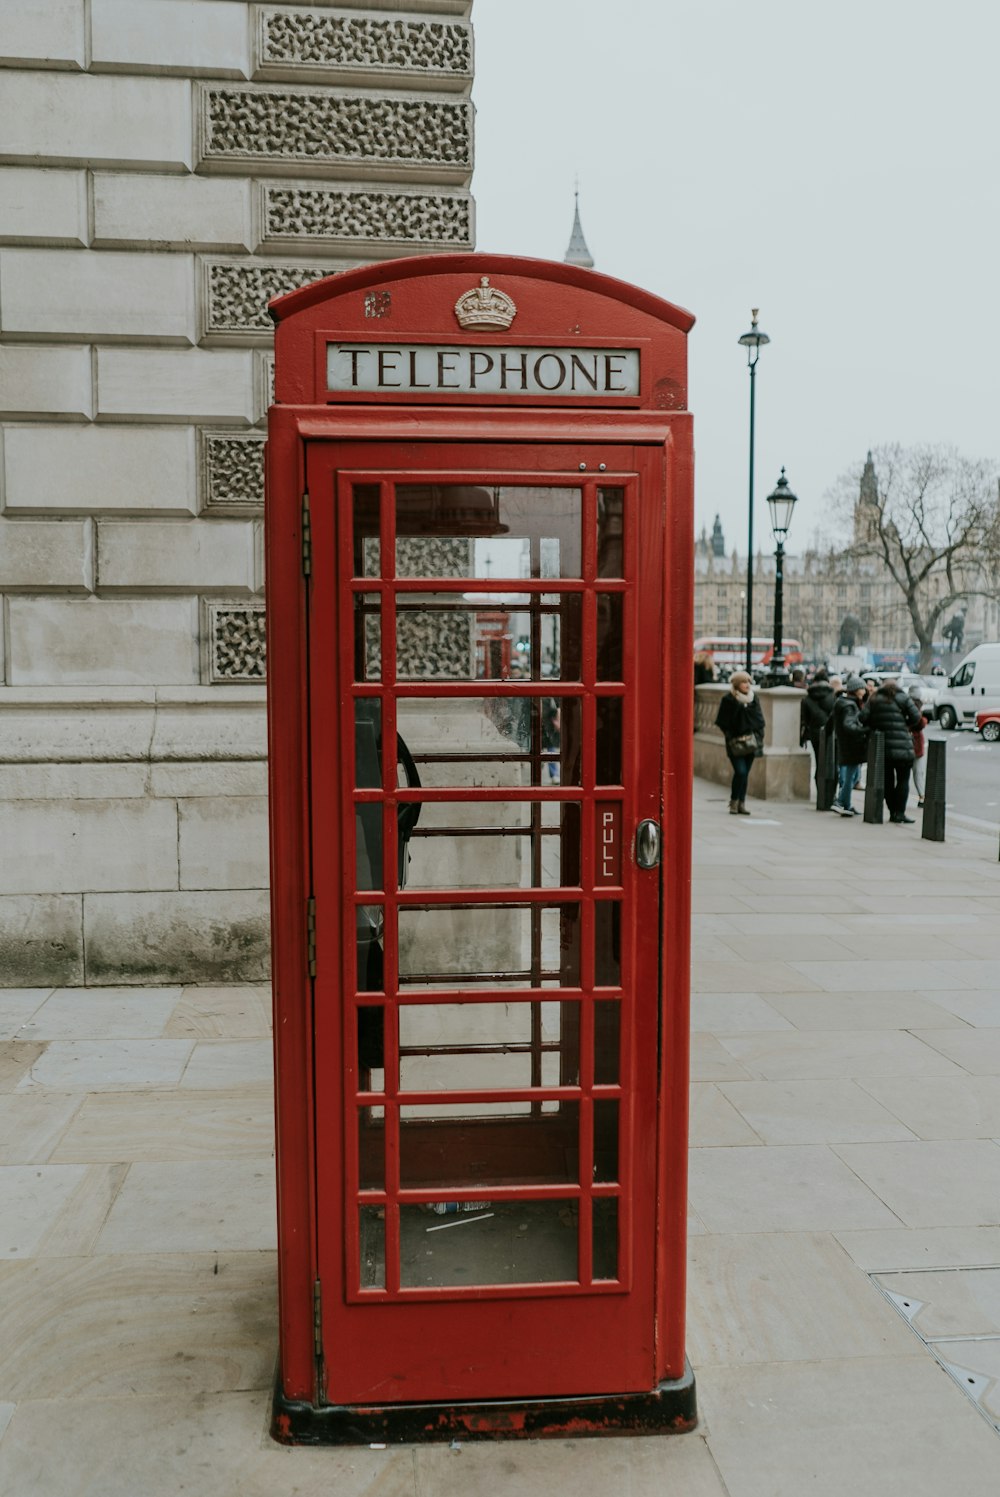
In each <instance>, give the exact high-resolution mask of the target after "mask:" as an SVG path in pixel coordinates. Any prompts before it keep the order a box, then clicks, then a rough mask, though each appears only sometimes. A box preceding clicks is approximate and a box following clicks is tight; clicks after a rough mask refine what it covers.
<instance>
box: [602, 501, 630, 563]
mask: <svg viewBox="0 0 1000 1497" xmlns="http://www.w3.org/2000/svg"><path fill="white" fill-rule="evenodd" d="M624 506H625V490H624V489H598V490H597V575H598V577H624V575H625V571H624V555H623V540H624Z"/></svg>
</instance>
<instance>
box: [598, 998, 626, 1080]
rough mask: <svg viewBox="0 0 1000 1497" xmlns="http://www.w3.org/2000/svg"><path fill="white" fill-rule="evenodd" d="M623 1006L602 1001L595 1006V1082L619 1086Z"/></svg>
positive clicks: (615, 1002) (613, 1001) (614, 1002)
mask: <svg viewBox="0 0 1000 1497" xmlns="http://www.w3.org/2000/svg"><path fill="white" fill-rule="evenodd" d="M620 1049H621V1004H620V1003H618V1002H617V1001H615V1000H612V1001H611V1002H608V1001H607V1000H605V999H601V1000H600V1001H598V1002H597V1003H595V1004H594V1081H595V1083H596V1084H597V1085H598V1086H617V1085H618V1083H619V1080H620V1076H621V1067H620V1062H619V1053H620Z"/></svg>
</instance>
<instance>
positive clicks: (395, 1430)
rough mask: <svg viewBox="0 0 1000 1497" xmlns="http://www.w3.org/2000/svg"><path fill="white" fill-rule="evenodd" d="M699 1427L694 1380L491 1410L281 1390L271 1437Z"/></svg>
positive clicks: (375, 1440) (426, 1437)
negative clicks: (313, 1399) (337, 1399)
mask: <svg viewBox="0 0 1000 1497" xmlns="http://www.w3.org/2000/svg"><path fill="white" fill-rule="evenodd" d="M697 1422H698V1415H697V1406H696V1399H695V1381H694V1373H693V1372H692V1370H691V1367H690V1365H686V1366H685V1369H684V1376H683V1377H681V1378H678V1379H676V1380H675V1381H673V1382H665V1383H660V1384H659V1385H658V1386H657V1387H656V1388H654V1389H653V1390H652V1391H651V1392H649V1393H617V1394H616V1393H607V1394H600V1395H596V1396H594V1397H588V1398H532V1399H500V1400H497V1401H496V1402H483V1403H454V1404H450V1403H396V1404H323V1405H321V1406H319V1407H316V1406H315V1405H314V1404H310V1403H303V1402H301V1401H299V1400H296V1399H290V1398H286V1397H285V1395H284V1393H283V1392H282V1390H281V1383H280V1379H279V1382H278V1385H277V1388H276V1390H275V1395H274V1405H273V1410H272V1418H271V1434H272V1435H273V1436H274V1438H275V1439H276V1440H278V1441H279V1442H280V1443H281V1444H283V1445H410V1444H423V1443H425V1442H428V1441H433V1440H458V1441H463V1440H542V1439H577V1438H579V1437H581V1436H589V1435H667V1434H683V1433H685V1432H686V1431H688V1430H692V1429H694V1427H695V1425H696V1424H697Z"/></svg>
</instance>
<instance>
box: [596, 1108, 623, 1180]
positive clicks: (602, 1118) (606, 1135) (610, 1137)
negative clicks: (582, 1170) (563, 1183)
mask: <svg viewBox="0 0 1000 1497" xmlns="http://www.w3.org/2000/svg"><path fill="white" fill-rule="evenodd" d="M594 1179H595V1180H598V1181H600V1182H601V1183H609V1184H610V1183H613V1182H614V1181H616V1180H617V1179H618V1103H617V1102H616V1101H596V1102H595V1103H594Z"/></svg>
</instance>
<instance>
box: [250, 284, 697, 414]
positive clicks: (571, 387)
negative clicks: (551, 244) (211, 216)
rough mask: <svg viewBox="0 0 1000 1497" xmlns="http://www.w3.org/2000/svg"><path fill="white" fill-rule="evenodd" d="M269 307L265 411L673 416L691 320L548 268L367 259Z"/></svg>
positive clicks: (647, 298)
mask: <svg viewBox="0 0 1000 1497" xmlns="http://www.w3.org/2000/svg"><path fill="white" fill-rule="evenodd" d="M269 310H270V313H271V316H272V318H273V319H274V321H275V323H276V324H277V332H276V339H275V347H276V385H275V401H276V403H277V404H279V405H296V406H317V405H330V404H343V403H347V404H350V403H363V404H372V403H378V404H380V405H381V404H384V403H389V404H399V403H404V404H407V405H414V404H417V405H440V404H450V405H454V404H461V405H470V404H483V403H485V404H488V405H492V406H496V405H509V406H517V407H538V406H545V407H549V408H551V407H553V406H555V407H559V406H563V407H565V406H577V407H580V406H585V407H590V408H595V407H598V408H603V409H605V410H607V409H617V410H628V409H632V410H636V409H641V410H647V411H653V410H655V411H665V412H666V411H670V412H677V411H683V410H686V408H687V334H688V332H689V331H690V329H691V328H692V326H693V325H694V317H693V316H692V315H691V313H690V312H686V311H684V310H683V308H681V307H677V306H674V305H673V304H672V303H671V302H668V301H664V300H663V299H662V298H661V297H658V296H654V295H652V294H651V293H650V292H648V291H643V290H641V289H640V288H639V287H637V286H632V285H629V284H628V282H626V281H619V280H616V279H614V278H613V277H612V276H607V275H601V274H599V273H598V272H597V271H593V270H584V269H582V268H580V267H579V266H575V265H566V264H564V263H562V262H559V261H550V260H534V259H526V258H521V257H516V256H511V255H485V254H455V255H421V256H414V257H410V258H407V259H403V260H387V261H381V262H379V263H377V264H372V265H363V266H360V267H358V268H357V269H355V270H348V271H343V272H341V273H339V274H337V275H332V276H328V277H326V278H325V279H323V280H321V281H316V282H314V283H312V284H311V285H308V286H303V287H302V288H301V289H300V290H298V291H293V292H291V293H289V295H287V296H281V297H277V298H276V299H275V300H274V301H272V302H271V303H270V308H269Z"/></svg>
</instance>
